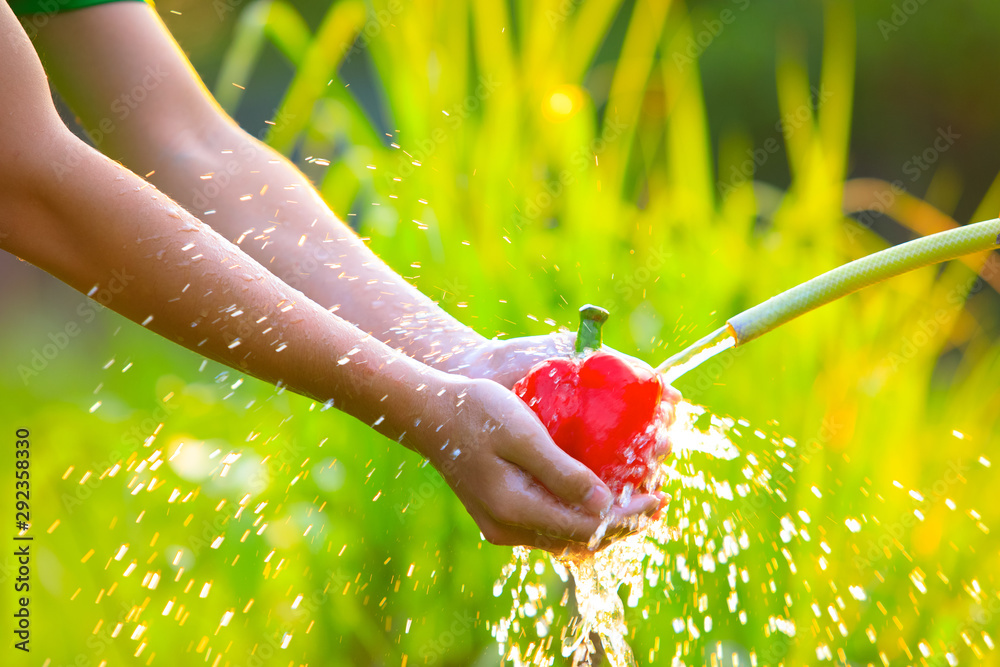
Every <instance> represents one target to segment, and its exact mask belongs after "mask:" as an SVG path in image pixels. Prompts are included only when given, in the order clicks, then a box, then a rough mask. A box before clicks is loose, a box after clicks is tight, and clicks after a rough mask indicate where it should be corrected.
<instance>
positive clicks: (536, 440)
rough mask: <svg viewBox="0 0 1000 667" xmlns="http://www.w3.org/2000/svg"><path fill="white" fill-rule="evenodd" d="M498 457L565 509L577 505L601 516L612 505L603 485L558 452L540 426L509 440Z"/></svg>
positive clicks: (581, 465)
mask: <svg viewBox="0 0 1000 667" xmlns="http://www.w3.org/2000/svg"><path fill="white" fill-rule="evenodd" d="M532 416H534V415H532ZM501 454H502V456H503V458H505V459H506V460H507V461H510V462H511V463H513V464H514V465H516V466H518V467H520V468H522V469H523V470H524V471H525V472H527V473H529V474H530V475H531V476H533V477H534V478H535V479H536V480H538V481H539V482H540V483H541V484H542V485H543V486H544V487H545V488H546V489H548V490H549V491H550V492H551V493H552V494H553V495H555V496H557V497H558V498H560V499H561V500H562V501H563V502H565V503H566V504H568V505H579V506H582V507H583V508H584V509H586V510H587V511H589V512H590V513H592V514H596V515H598V516H603V515H604V514H605V513H606V512H607V511H608V510H609V509H610V508H611V505H612V503H613V502H614V495H613V494H612V493H611V490H610V489H609V488H608V487H607V485H606V484H605V483H604V482H602V481H601V479H600V478H599V477H598V476H597V475H595V474H594V472H593V471H592V470H591V469H590V468H588V467H587V466H585V465H584V464H582V463H580V462H579V461H577V460H576V459H574V458H573V457H572V456H570V455H569V454H567V453H566V452H564V451H563V450H561V449H559V446H558V445H556V443H555V442H553V441H552V438H551V437H550V436H549V434H548V432H547V431H546V430H545V427H544V426H542V424H541V422H537V428H535V429H532V430H531V431H530V432H529V433H527V434H525V435H523V436H521V437H515V438H513V439H512V442H511V443H510V445H509V446H508V447H507V448H505V451H503V452H501Z"/></svg>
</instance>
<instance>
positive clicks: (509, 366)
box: [445, 331, 681, 404]
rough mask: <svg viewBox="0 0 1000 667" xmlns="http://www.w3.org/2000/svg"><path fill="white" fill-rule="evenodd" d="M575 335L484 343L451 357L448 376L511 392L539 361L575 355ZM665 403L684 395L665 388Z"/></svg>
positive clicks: (636, 361)
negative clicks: (487, 382)
mask: <svg viewBox="0 0 1000 667" xmlns="http://www.w3.org/2000/svg"><path fill="white" fill-rule="evenodd" d="M602 349H604V350H605V351H606V352H612V353H614V354H617V355H618V356H620V357H622V358H623V359H626V360H628V361H629V362H630V363H632V364H635V365H637V366H640V367H647V368H648V367H649V365H648V364H647V363H646V362H645V361H643V360H642V359H637V358H636V357H633V356H630V355H627V354H624V353H622V352H619V351H617V350H614V349H612V348H609V347H607V346H605V347H603V348H602ZM575 350H576V334H575V333H573V332H570V331H562V332H557V333H551V334H547V335H544V336H522V337H520V338H508V339H506V340H497V339H495V338H494V339H484V340H483V341H482V342H481V343H479V344H477V345H476V346H475V347H471V348H469V349H468V350H466V351H465V352H463V353H462V354H461V355H459V356H456V357H452V358H451V359H449V360H448V362H447V363H446V364H445V365H447V366H448V369H447V370H448V372H449V373H457V374H459V375H464V376H466V377H470V378H487V379H489V380H493V381H494V382H497V383H499V384H502V385H503V386H505V387H507V388H508V389H509V388H512V387H513V386H514V383H516V382H517V381H518V380H520V379H521V378H523V377H524V376H525V375H527V374H528V371H530V370H531V367H532V366H534V365H535V364H537V363H538V362H539V361H543V360H545V359H549V358H551V357H568V356H571V355H572V354H574V353H575ZM663 400H665V401H667V402H669V403H672V404H673V403H677V401H679V400H681V394H680V392H678V391H677V390H676V389H674V388H673V387H671V386H669V385H666V386H665V387H664V393H663Z"/></svg>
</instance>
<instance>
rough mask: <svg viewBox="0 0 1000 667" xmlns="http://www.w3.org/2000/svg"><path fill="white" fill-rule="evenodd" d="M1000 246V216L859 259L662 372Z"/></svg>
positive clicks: (762, 309) (768, 304)
mask: <svg viewBox="0 0 1000 667" xmlns="http://www.w3.org/2000/svg"><path fill="white" fill-rule="evenodd" d="M998 246H1000V219H998V218H994V219H993V220H986V221H984V222H977V223H974V224H971V225H965V226H963V227H959V228H957V229H950V230H948V231H945V232H939V233H937V234H931V235H930V236H925V237H922V238H919V239H915V240H913V241H909V242H907V243H901V244H900V245H897V246H893V247H892V248H888V249H886V250H882V251H880V252H876V253H872V254H871V255H868V256H867V257H862V258H861V259H857V260H854V261H853V262H849V263H847V264H844V265H843V266H840V267H838V268H836V269H833V270H832V271H827V272H826V273H824V274H822V275H819V276H816V277H815V278H813V279H812V280H808V281H806V282H804V283H802V284H801V285H797V286H795V287H793V288H791V289H790V290H787V291H785V292H782V293H781V294H778V295H777V296H774V297H771V298H770V299H768V300H767V301H764V302H763V303H760V304H758V305H756V306H754V307H753V308H750V309H748V310H745V311H743V312H742V313H740V314H739V315H736V316H735V317H731V318H730V319H729V320H728V321H727V322H726V325H725V326H723V327H721V328H720V329H717V330H716V331H714V332H712V333H711V334H709V335H708V336H706V337H705V338H702V339H701V340H699V341H698V342H696V343H694V344H693V345H691V346H690V347H688V348H687V349H685V350H683V351H681V352H679V353H677V354H675V355H674V356H672V357H670V358H669V359H667V360H666V361H664V362H663V363H662V364H660V365H659V366H658V367H657V368H656V370H657V372H659V373H661V374H664V375H666V376H667V377H668V379H669V381H673V380H675V379H677V378H678V377H680V376H681V375H683V374H684V373H685V372H687V371H688V370H691V369H692V368H694V367H695V366H697V365H698V364H699V363H701V361H704V359H706V358H708V357H711V356H714V355H715V354H717V353H718V352H719V351H721V350H722V349H725V348H728V347H734V346H737V345H743V344H744V343H747V342H749V341H751V340H753V339H754V338H757V337H758V336H761V335H763V334H765V333H767V332H768V331H771V330H772V329H775V328H777V327H779V326H781V325H782V324H784V323H785V322H788V321H789V320H792V319H795V318H796V317H798V316H799V315H802V314H803V313H807V312H809V311H810V310H813V309H814V308H819V307H820V306H822V305H824V304H827V303H830V302H831V301H836V300H837V299H839V298H840V297H842V296H846V295H848V294H850V293H851V292H855V291H857V290H859V289H862V288H864V287H868V286H869V285H874V284H875V283H878V282H882V281H883V280H886V279H887V278H892V277H893V276H898V275H900V274H901V273H906V272H908V271H913V270H914V269H919V268H921V267H924V266H929V265H930V264H937V263H939V262H945V261H948V260H950V259H955V258H956V257H961V256H962V255H968V254H971V253H975V252H980V251H983V250H991V249H993V248H996V247H998Z"/></svg>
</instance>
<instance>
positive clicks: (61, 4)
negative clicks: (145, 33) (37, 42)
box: [8, 0, 144, 16]
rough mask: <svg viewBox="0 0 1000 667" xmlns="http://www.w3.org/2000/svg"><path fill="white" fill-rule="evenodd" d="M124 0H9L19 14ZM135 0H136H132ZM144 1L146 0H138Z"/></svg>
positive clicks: (49, 11) (45, 12) (52, 11)
mask: <svg viewBox="0 0 1000 667" xmlns="http://www.w3.org/2000/svg"><path fill="white" fill-rule="evenodd" d="M121 1H122V0H8V4H9V5H10V8H11V9H13V10H14V13H15V14H17V15H18V16H24V15H25V14H57V13H59V12H68V11H70V10H71V9H82V8H84V7H93V6H94V5H105V4H107V3H109V2H121ZM132 1H133V2H134V1H136V0H132ZM138 1H139V2H143V1H144V0H138Z"/></svg>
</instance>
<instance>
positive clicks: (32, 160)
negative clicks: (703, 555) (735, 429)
mask: <svg viewBox="0 0 1000 667" xmlns="http://www.w3.org/2000/svg"><path fill="white" fill-rule="evenodd" d="M0 62H3V63H4V66H3V67H0V91H3V95H0V203H2V205H0V238H2V239H3V245H2V247H3V248H4V249H6V250H8V251H10V252H12V253H14V254H16V255H17V256H19V257H21V258H23V259H25V260H27V261H30V262H32V263H33V264H36V265H37V266H39V267H41V268H43V269H45V270H47V271H49V272H50V273H52V274H53V275H55V276H56V277H58V278H60V279H61V280H63V281H65V282H66V283H68V284H70V285H71V286H73V287H75V288H76V289H78V290H80V291H82V292H85V293H86V292H90V291H91V289H92V288H94V287H95V286H96V287H97V288H98V289H101V288H102V287H106V286H108V285H109V284H110V282H111V281H112V280H115V281H117V283H116V290H115V292H116V294H115V296H114V298H113V300H112V301H111V302H110V303H109V304H108V305H109V306H110V307H111V308H112V309H114V310H116V311H117V312H119V313H121V314H122V315H124V316H126V317H128V318H130V319H132V320H133V321H136V322H139V323H142V324H143V325H144V326H146V327H147V328H149V329H151V330H153V331H155V332H157V333H159V334H161V335H163V336H165V337H167V338H169V339H170V340H173V341H175V342H177V343H179V344H181V345H184V346H185V347H188V348H189V349H192V350H194V351H196V352H198V353H199V354H203V355H205V356H209V357H211V358H213V359H216V360H218V361H220V362H222V363H226V364H228V365H230V366H232V367H234V368H238V369H240V370H243V371H245V372H247V373H249V374H251V375H255V376H256V377H259V378H261V379H264V380H266V381H269V382H275V383H277V382H281V383H283V384H285V385H286V386H288V387H289V388H291V389H292V390H294V391H297V392H300V393H303V394H305V395H307V396H311V397H313V398H315V399H316V400H319V401H324V402H325V401H328V400H333V401H334V404H335V405H336V407H338V408H339V409H341V410H343V411H345V412H348V413H349V414H351V415H353V416H355V417H356V418H358V419H360V420H362V421H364V422H365V423H368V424H371V425H372V426H373V427H374V428H375V429H376V430H378V431H379V432H381V433H383V434H384V435H386V436H387V437H390V438H394V439H398V440H400V442H402V443H403V444H404V445H407V446H409V447H411V448H412V449H414V450H416V451H417V452H418V453H420V454H421V455H423V456H425V457H426V458H428V459H429V460H430V461H431V462H432V463H433V464H434V465H435V467H437V468H438V470H439V471H441V472H442V474H443V475H444V476H445V478H446V479H447V480H448V482H449V484H450V485H451V486H452V488H453V489H454V490H455V492H456V494H457V495H458V496H459V498H460V499H461V500H462V501H463V503H464V504H465V506H466V508H467V509H468V511H469V513H470V514H471V515H472V516H473V518H474V519H475V520H476V522H477V523H478V525H479V527H480V530H482V532H483V533H484V534H485V535H486V536H487V538H489V539H490V540H491V541H493V542H497V543H505V544H511V543H518V544H530V545H538V546H544V547H545V548H550V549H552V550H559V549H561V548H564V547H567V546H570V545H571V544H574V543H579V542H585V541H586V540H587V538H588V537H589V535H590V534H592V532H593V531H594V530H595V529H596V528H597V525H598V523H599V521H600V519H599V517H598V516H597V513H598V511H599V510H601V509H604V508H606V507H607V505H608V504H609V502H610V493H609V492H608V491H607V488H606V487H605V486H604V485H603V484H602V483H601V482H600V481H599V480H597V478H596V476H595V475H594V474H593V473H591V472H590V471H589V470H587V469H586V468H585V467H584V466H582V465H581V464H579V463H578V462H576V461H574V460H572V459H571V458H569V457H568V456H566V455H565V454H564V453H562V452H561V451H560V450H558V448H557V447H555V445H554V444H553V443H552V442H551V439H549V437H548V435H547V434H546V433H545V431H544V428H543V427H542V425H541V424H540V423H539V422H538V421H537V419H536V418H535V417H534V415H533V414H532V413H531V412H530V410H529V409H528V408H527V407H525V406H524V405H523V404H521V403H520V402H519V401H518V399H517V398H516V397H515V396H513V395H512V394H511V393H510V392H508V391H507V390H505V389H503V388H502V387H500V385H498V384H496V383H493V382H490V381H485V380H483V381H469V380H468V379H466V378H462V377H458V376H454V375H449V374H446V373H443V372H441V371H439V370H436V369H433V368H430V367H428V366H425V365H424V364H421V363H419V362H417V361H415V360H413V359H411V358H409V357H407V356H405V355H403V354H400V353H398V352H396V351H395V350H393V349H391V348H389V347H388V346H386V345H385V344H383V343H381V342H379V341H377V340H376V339H374V338H373V337H371V336H368V335H366V334H365V333H363V332H361V331H359V330H358V329H357V328H355V327H353V326H352V325H351V324H350V323H348V322H346V321H344V320H343V319H341V318H340V317H338V316H337V315H335V314H333V313H331V312H329V311H328V310H327V309H325V308H323V307H322V306H320V305H319V304H317V303H315V302H314V301H312V300H310V299H309V298H307V297H305V296H304V295H303V294H301V293H300V292H298V291H297V290H295V289H293V288H291V287H289V286H288V285H286V284H284V283H283V282H281V281H280V280H278V279H277V278H276V277H275V276H274V275H273V274H271V273H270V272H268V271H267V270H265V269H264V267H263V266H261V265H260V264H259V263H258V262H256V261H255V260H253V259H252V258H251V257H249V256H247V255H245V254H244V253H242V252H241V250H240V249H239V248H238V247H236V246H235V245H233V244H232V243H230V242H229V241H227V240H225V239H224V238H222V237H221V236H219V235H218V234H217V233H216V232H214V231H213V230H212V229H210V228H209V227H208V226H207V225H204V224H203V223H201V222H200V221H199V220H197V219H196V218H195V217H193V216H192V215H191V214H189V213H188V212H186V211H185V210H184V209H182V208H181V207H180V206H179V205H177V204H176V203H174V202H173V201H171V200H170V199H169V198H167V197H166V196H165V195H164V194H162V193H161V192H159V191H158V190H156V189H155V188H154V187H152V186H150V185H149V184H148V183H146V182H144V181H143V180H142V179H140V178H139V177H138V176H136V175H135V174H134V173H132V172H130V171H128V170H126V169H124V168H123V167H121V166H120V165H117V164H115V163H114V162H112V161H111V160H109V159H107V158H105V157H104V156H102V155H100V154H99V153H97V152H96V151H94V150H93V149H91V148H90V147H88V146H87V145H86V144H84V143H83V142H81V141H79V140H78V139H77V138H76V137H74V136H73V135H72V134H71V133H70V132H69V131H68V130H67V128H66V127H65V126H64V125H63V124H62V122H61V121H60V120H59V118H58V116H57V114H56V112H55V109H54V107H53V105H52V100H51V97H50V96H49V93H48V89H47V87H46V85H45V78H44V73H43V72H42V69H41V66H40V63H39V62H38V59H37V57H36V56H35V54H34V51H33V50H32V48H31V45H30V43H29V42H28V40H27V37H26V36H25V34H24V32H23V31H22V30H21V28H20V26H19V25H18V24H17V22H16V20H15V19H14V17H13V14H12V13H11V12H10V10H9V8H8V7H7V6H6V5H5V4H2V5H0ZM69 164H71V165H72V166H71V167H70V168H69V169H68V170H62V171H59V172H58V173H59V174H60V175H61V178H56V173H57V171H56V170H57V167H56V165H69ZM241 324H242V326H241ZM244 331H245V332H247V333H244ZM345 360H346V361H345ZM489 427H492V428H489ZM456 449H457V450H458V454H457V455H456V456H455V458H454V459H452V454H453V453H454V451H455V450H456ZM535 480H537V482H536V481H535ZM539 483H540V484H539ZM543 487H544V488H543ZM560 499H562V500H560ZM649 504H650V503H649V501H648V500H644V499H642V498H639V499H637V502H636V503H634V504H633V506H631V507H630V508H628V509H629V511H630V512H631V513H635V512H636V511H643V510H646V509H648V508H649ZM588 510H589V511H588ZM614 512H615V515H616V517H620V516H623V515H624V512H623V511H621V510H619V509H615V510H614Z"/></svg>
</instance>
